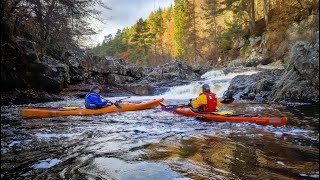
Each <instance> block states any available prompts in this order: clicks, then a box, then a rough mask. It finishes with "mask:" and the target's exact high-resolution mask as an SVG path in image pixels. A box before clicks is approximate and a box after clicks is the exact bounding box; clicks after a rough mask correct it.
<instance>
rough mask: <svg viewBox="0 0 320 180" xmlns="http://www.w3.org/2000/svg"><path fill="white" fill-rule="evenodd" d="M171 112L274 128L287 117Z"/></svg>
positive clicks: (210, 119) (187, 110)
mask: <svg viewBox="0 0 320 180" xmlns="http://www.w3.org/2000/svg"><path fill="white" fill-rule="evenodd" d="M160 105H161V106H166V105H165V104H163V103H160ZM173 112H175V113H177V114H180V115H183V116H191V117H200V118H203V119H204V120H207V121H216V122H234V123H254V124H259V125H264V126H267V125H271V126H275V127H280V126H283V125H285V124H286V122H287V121H288V118H287V117H258V116H252V115H245V114H231V115H219V114H212V113H201V112H195V111H193V110H191V109H190V108H188V107H179V108H176V109H174V110H173Z"/></svg>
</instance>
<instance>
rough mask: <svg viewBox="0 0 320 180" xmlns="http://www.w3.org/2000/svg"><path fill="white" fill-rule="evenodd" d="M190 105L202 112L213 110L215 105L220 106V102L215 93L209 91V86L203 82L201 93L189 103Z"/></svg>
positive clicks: (215, 108)
mask: <svg viewBox="0 0 320 180" xmlns="http://www.w3.org/2000/svg"><path fill="white" fill-rule="evenodd" d="M190 106H192V108H195V109H198V110H199V111H202V112H214V111H216V110H217V107H220V106H221V102H220V101H219V99H218V98H217V95H216V94H215V93H211V92H210V86H209V85H208V84H204V85H202V93H201V94H200V95H199V96H198V97H197V99H196V100H194V101H193V102H191V103H190Z"/></svg>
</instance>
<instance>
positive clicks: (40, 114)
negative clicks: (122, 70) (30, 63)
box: [20, 98, 164, 118]
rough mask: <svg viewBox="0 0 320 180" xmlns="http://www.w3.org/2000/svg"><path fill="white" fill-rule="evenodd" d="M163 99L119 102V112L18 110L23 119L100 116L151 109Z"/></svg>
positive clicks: (116, 110) (80, 109)
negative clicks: (135, 102) (120, 108)
mask: <svg viewBox="0 0 320 180" xmlns="http://www.w3.org/2000/svg"><path fill="white" fill-rule="evenodd" d="M163 100H164V99H163V98H161V99H154V100H150V101H147V102H142V103H138V104H133V103H125V102H121V103H120V105H121V106H122V110H119V109H118V108H117V107H116V106H115V105H111V106H107V107H105V108H101V109H82V108H79V109H54V108H52V109H43V108H25V109H21V110H20V115H21V116H22V117H23V118H46V117H58V116H77V115H80V116H86V115H101V114H107V113H113V112H125V111H137V110H144V109H152V108H155V107H157V106H159V105H160V102H162V101H163Z"/></svg>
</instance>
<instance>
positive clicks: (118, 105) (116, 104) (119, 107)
mask: <svg viewBox="0 0 320 180" xmlns="http://www.w3.org/2000/svg"><path fill="white" fill-rule="evenodd" d="M100 97H101V99H104V100H106V101H107V102H108V103H110V104H113V105H115V106H116V107H117V108H118V109H119V110H122V106H121V105H120V104H119V102H120V101H121V100H119V101H116V102H115V103H113V102H111V101H109V100H108V99H106V98H104V97H102V96H100ZM124 99H128V98H124ZM122 100H123V99H122Z"/></svg>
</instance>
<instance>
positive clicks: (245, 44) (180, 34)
mask: <svg viewBox="0 0 320 180" xmlns="http://www.w3.org/2000/svg"><path fill="white" fill-rule="evenodd" d="M318 4H319V1H318V0H175V1H174V5H173V6H171V7H168V8H164V9H163V8H159V9H157V10H156V11H154V12H151V13H150V15H149V17H148V18H147V19H142V18H140V19H139V20H137V21H136V23H135V24H134V25H133V26H132V27H127V28H124V29H122V30H120V29H119V30H118V32H117V33H116V35H115V36H114V37H113V36H112V35H111V34H109V35H107V36H105V39H104V41H103V43H102V44H98V45H97V46H96V47H94V48H92V49H91V51H92V52H94V53H95V54H97V55H102V56H115V57H119V58H122V59H124V60H125V61H127V62H130V63H136V64H139V65H144V66H154V65H159V64H163V63H166V62H170V61H172V60H177V61H185V62H187V63H189V64H197V65H199V64H201V65H212V66H223V65H226V63H228V62H229V61H230V60H233V59H235V58H237V57H243V58H246V57H248V56H250V55H251V54H252V53H253V50H252V47H251V46H250V41H249V38H254V37H257V36H266V35H267V36H268V39H267V40H266V42H263V46H264V47H265V48H266V49H268V51H269V54H270V55H271V58H272V61H277V60H280V61H281V60H283V55H282V56H277V57H275V56H274V54H276V51H277V50H278V48H279V46H280V44H281V42H282V41H283V39H284V38H285V33H286V30H287V28H288V27H289V25H291V24H292V23H294V22H300V21H302V20H303V19H305V18H307V17H308V16H309V15H311V14H318ZM315 26H317V27H318V26H319V25H315Z"/></svg>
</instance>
